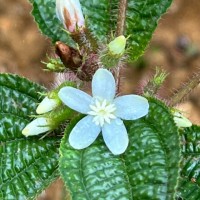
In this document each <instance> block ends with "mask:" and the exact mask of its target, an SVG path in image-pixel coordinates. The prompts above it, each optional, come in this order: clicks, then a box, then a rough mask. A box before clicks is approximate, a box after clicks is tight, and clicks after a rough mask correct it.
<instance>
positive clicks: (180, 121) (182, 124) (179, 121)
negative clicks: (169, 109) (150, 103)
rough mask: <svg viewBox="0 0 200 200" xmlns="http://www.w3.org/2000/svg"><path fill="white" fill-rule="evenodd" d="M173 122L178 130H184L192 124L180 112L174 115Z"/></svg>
mask: <svg viewBox="0 0 200 200" xmlns="http://www.w3.org/2000/svg"><path fill="white" fill-rule="evenodd" d="M174 122H175V124H176V126H178V127H179V128H186V127H190V126H192V122H191V121H190V120H188V119H187V118H186V117H184V116H183V115H182V114H181V113H180V112H175V113H174Z"/></svg>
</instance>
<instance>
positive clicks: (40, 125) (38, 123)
mask: <svg viewBox="0 0 200 200" xmlns="http://www.w3.org/2000/svg"><path fill="white" fill-rule="evenodd" d="M49 130H51V128H50V126H49V124H48V120H47V118H44V117H39V118H36V119H34V120H33V121H32V122H30V123H29V124H28V125H27V126H26V127H25V128H24V129H23V130H22V134H23V135H25V136H26V137H28V136H30V135H38V134H40V133H44V132H47V131H49Z"/></svg>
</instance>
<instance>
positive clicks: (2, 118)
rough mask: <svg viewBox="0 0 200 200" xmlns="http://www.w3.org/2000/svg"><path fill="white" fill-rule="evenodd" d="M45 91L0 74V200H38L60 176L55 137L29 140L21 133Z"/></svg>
mask: <svg viewBox="0 0 200 200" xmlns="http://www.w3.org/2000/svg"><path fill="white" fill-rule="evenodd" d="M37 92H44V88H42V87H40V86H39V85H36V84H34V83H31V82H30V81H28V80H26V79H24V78H20V77H18V76H16V75H8V74H0V94H1V99H0V163H1V164H0V199H2V200H25V199H34V197H35V196H37V195H38V194H39V193H40V192H41V191H42V190H44V189H45V188H46V187H47V186H48V185H49V184H50V183H51V182H52V181H53V180H55V178H56V177H57V176H58V172H57V167H58V157H59V154H58V151H57V148H58V144H59V140H58V139H57V138H55V137H48V138H47V137H46V138H45V139H42V140H40V137H29V138H25V137H24V136H23V135H22V133H21V131H22V129H23V128H24V127H25V126H26V124H27V123H29V122H30V120H31V119H30V117H29V116H30V115H32V114H35V109H36V106H37V104H38V103H39V101H40V97H39V95H38V93H37Z"/></svg>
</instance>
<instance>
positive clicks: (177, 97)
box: [170, 71, 200, 106]
mask: <svg viewBox="0 0 200 200" xmlns="http://www.w3.org/2000/svg"><path fill="white" fill-rule="evenodd" d="M199 83H200V71H198V73H197V74H195V75H194V76H193V77H192V78H191V79H190V80H189V81H188V82H187V83H186V84H184V85H183V86H182V88H180V89H179V90H178V91H177V92H176V93H175V94H174V96H173V97H172V98H171V100H170V106H175V105H177V104H178V103H180V102H181V101H182V100H183V99H184V98H185V97H186V96H187V95H188V94H190V93H191V92H192V91H193V89H195V88H196V87H197V86H198V85H199Z"/></svg>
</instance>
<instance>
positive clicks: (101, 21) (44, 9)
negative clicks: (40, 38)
mask: <svg viewBox="0 0 200 200" xmlns="http://www.w3.org/2000/svg"><path fill="white" fill-rule="evenodd" d="M29 1H30V2H31V3H32V5H33V11H32V14H33V16H34V18H35V21H36V22H37V24H38V26H39V29H40V30H41V32H42V33H43V34H45V35H46V36H48V37H49V38H51V39H52V41H53V42H56V41H62V42H66V43H67V44H68V45H69V46H72V47H74V48H76V46H75V43H74V41H73V40H72V39H71V37H70V36H69V35H68V34H67V33H66V32H65V31H64V30H63V28H64V27H63V25H62V24H61V23H60V21H59V20H58V19H57V17H56V10H55V8H56V5H55V0H45V1H44V0H29ZM80 2H81V5H82V9H83V13H84V15H85V16H86V19H87V25H88V27H89V29H90V31H91V32H92V34H93V35H94V36H95V37H96V38H97V39H98V40H100V39H105V38H106V37H107V35H108V34H109V33H110V31H111V28H112V27H113V26H112V25H113V23H111V21H116V18H113V16H111V11H110V10H111V6H112V7H116V2H117V1H116V0H115V1H114V2H113V1H108V0H95V1H91V0H81V1H80Z"/></svg>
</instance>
